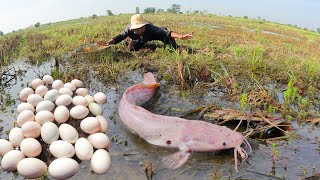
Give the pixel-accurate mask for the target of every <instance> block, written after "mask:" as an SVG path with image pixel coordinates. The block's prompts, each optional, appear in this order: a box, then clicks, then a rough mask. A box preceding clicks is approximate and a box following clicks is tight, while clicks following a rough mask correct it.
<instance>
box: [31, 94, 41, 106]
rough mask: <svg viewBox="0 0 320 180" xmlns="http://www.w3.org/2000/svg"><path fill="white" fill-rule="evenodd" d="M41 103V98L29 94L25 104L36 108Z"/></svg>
mask: <svg viewBox="0 0 320 180" xmlns="http://www.w3.org/2000/svg"><path fill="white" fill-rule="evenodd" d="M41 101H43V97H41V96H40V95H38V94H30V95H29V96H28V98H27V103H30V104H32V105H33V106H34V107H36V106H37V105H38V104H39V103H40V102H41Z"/></svg>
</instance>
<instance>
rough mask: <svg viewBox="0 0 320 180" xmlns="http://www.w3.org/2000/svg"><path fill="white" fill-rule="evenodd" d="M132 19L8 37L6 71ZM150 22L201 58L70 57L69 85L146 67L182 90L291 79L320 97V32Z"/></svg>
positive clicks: (198, 19)
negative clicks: (80, 78)
mask: <svg viewBox="0 0 320 180" xmlns="http://www.w3.org/2000/svg"><path fill="white" fill-rule="evenodd" d="M131 15H132V14H123V15H118V16H102V17H97V18H80V19H75V20H70V21H64V22H58V23H50V24H45V25H41V26H40V27H38V28H36V27H30V28H27V29H23V30H19V31H17V32H14V33H9V34H6V35H5V36H3V37H0V47H1V48H0V59H1V66H5V65H6V64H8V63H10V61H13V60H14V59H16V58H21V57H28V58H29V59H30V60H31V62H32V61H45V60H47V59H48V58H49V57H55V58H57V59H61V57H63V56H64V55H65V54H68V53H70V52H72V51H73V50H74V49H75V48H77V47H79V46H81V45H84V44H89V43H93V42H96V41H107V40H109V39H110V38H112V37H114V36H115V35H117V34H118V33H120V32H121V31H122V30H123V29H124V28H125V27H126V26H127V25H128V23H129V20H130V17H131ZM145 18H146V19H147V20H148V21H150V22H153V23H154V24H156V25H158V26H161V27H167V28H169V29H170V30H173V31H177V32H179V33H182V34H183V33H193V34H194V38H192V39H191V40H187V41H182V40H177V42H178V44H184V45H186V46H188V47H190V48H192V49H193V50H194V52H193V53H191V54H188V53H185V52H183V53H178V52H175V51H170V50H168V49H164V48H157V49H156V50H155V51H154V52H153V51H151V50H141V51H139V52H128V51H127V47H126V45H125V43H124V42H122V43H119V44H117V45H114V46H113V47H112V48H111V50H110V51H109V52H108V53H107V54H98V55H93V56H90V57H84V58H82V60H81V59H79V57H71V58H69V61H70V62H71V64H72V68H70V69H69V70H70V71H69V72H64V74H63V75H64V76H65V78H70V77H73V76H75V74H79V75H81V74H86V73H87V72H88V71H89V70H90V69H89V68H88V67H90V68H91V69H92V68H94V69H95V71H97V74H98V75H99V76H101V77H102V78H104V79H106V83H109V82H114V81H116V79H117V76H118V75H121V74H122V73H124V72H126V71H128V70H134V69H137V68H141V67H144V68H145V69H146V70H152V71H157V72H158V74H159V77H161V78H163V79H165V80H166V81H167V82H169V83H172V84H179V85H182V87H183V88H192V87H193V85H194V84H195V83H198V82H209V83H213V82H215V83H218V84H220V85H222V86H224V87H227V88H229V89H232V90H231V91H232V94H233V95H238V96H241V94H242V92H244V91H246V90H248V89H250V86H251V85H252V83H253V81H252V80H253V79H255V80H256V81H257V82H259V83H260V84H261V85H262V86H264V87H267V86H268V84H269V82H272V83H276V84H279V85H286V84H288V82H289V81H290V75H293V76H294V77H295V82H294V84H293V87H297V88H298V90H299V92H300V94H301V96H302V97H305V96H308V95H310V94H312V93H310V92H314V90H320V83H318V82H320V51H319V46H320V35H319V34H317V33H315V32H311V31H307V30H303V29H299V28H295V27H292V26H286V25H281V24H277V23H271V22H267V21H263V20H254V19H244V18H236V17H222V16H217V15H203V14H146V15H145ZM154 43H155V44H157V45H160V46H161V45H162V43H159V42H154ZM74 67H76V68H74ZM222 67H224V68H222ZM232 78H233V80H232ZM108 80H111V81H108ZM231 80H232V82H231ZM233 81H234V82H233ZM230 83H231V84H230ZM310 89H312V91H310V92H309V90H310ZM310 101H312V100H310ZM314 103H315V102H314Z"/></svg>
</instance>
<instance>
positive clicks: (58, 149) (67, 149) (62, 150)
mask: <svg viewBox="0 0 320 180" xmlns="http://www.w3.org/2000/svg"><path fill="white" fill-rule="evenodd" d="M49 150H50V153H51V154H52V155H53V156H54V157H56V158H68V157H70V158H71V157H72V156H74V154H75V151H74V147H73V145H72V144H70V143H68V142H67V141H62V140H58V141H54V142H53V143H51V144H50V146H49Z"/></svg>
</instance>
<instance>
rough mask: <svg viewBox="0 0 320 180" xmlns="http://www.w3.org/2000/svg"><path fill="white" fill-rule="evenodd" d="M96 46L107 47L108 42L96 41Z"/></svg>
mask: <svg viewBox="0 0 320 180" xmlns="http://www.w3.org/2000/svg"><path fill="white" fill-rule="evenodd" d="M96 44H97V46H109V45H110V44H109V43H108V42H102V41H97V42H96Z"/></svg>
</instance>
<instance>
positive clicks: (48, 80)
mask: <svg viewBox="0 0 320 180" xmlns="http://www.w3.org/2000/svg"><path fill="white" fill-rule="evenodd" d="M42 81H43V82H44V83H45V84H48V85H51V84H52V83H53V81H54V79H53V77H52V76H50V75H44V76H43V78H42Z"/></svg>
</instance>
